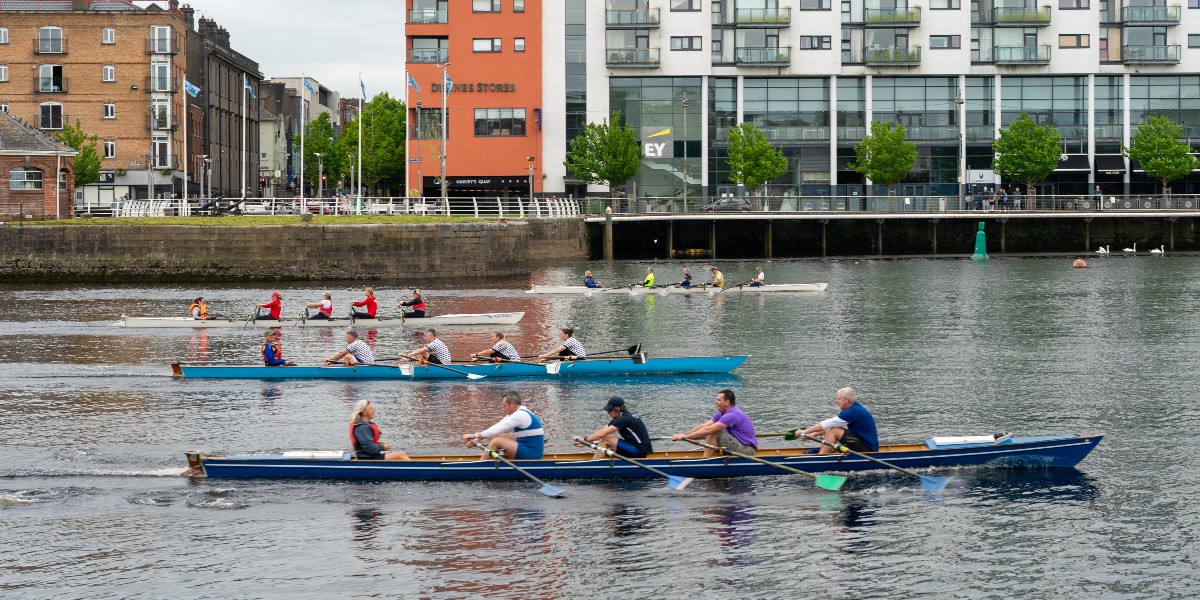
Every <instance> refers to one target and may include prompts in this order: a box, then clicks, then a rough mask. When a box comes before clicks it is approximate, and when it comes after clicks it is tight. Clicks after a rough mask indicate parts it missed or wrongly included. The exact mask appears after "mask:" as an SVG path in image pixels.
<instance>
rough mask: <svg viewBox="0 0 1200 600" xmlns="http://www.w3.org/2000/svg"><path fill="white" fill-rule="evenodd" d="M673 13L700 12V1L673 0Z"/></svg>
mask: <svg viewBox="0 0 1200 600" xmlns="http://www.w3.org/2000/svg"><path fill="white" fill-rule="evenodd" d="M671 10H672V11H676V12H678V11H698V10H700V0H671Z"/></svg>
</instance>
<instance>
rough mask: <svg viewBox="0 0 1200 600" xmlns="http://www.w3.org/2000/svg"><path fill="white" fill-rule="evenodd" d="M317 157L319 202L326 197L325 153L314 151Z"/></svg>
mask: <svg viewBox="0 0 1200 600" xmlns="http://www.w3.org/2000/svg"><path fill="white" fill-rule="evenodd" d="M313 155H314V156H316V157H317V202H321V201H322V199H323V198H324V197H325V153H324V152H313Z"/></svg>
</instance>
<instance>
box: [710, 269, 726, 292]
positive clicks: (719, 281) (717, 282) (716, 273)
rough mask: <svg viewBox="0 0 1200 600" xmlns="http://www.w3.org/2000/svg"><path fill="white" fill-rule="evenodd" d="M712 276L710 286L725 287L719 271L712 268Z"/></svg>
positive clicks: (723, 277) (723, 276)
mask: <svg viewBox="0 0 1200 600" xmlns="http://www.w3.org/2000/svg"><path fill="white" fill-rule="evenodd" d="M712 274H713V281H712V284H713V285H714V286H716V287H719V288H723V287H725V275H723V274H722V273H721V270H720V269H718V268H716V267H712Z"/></svg>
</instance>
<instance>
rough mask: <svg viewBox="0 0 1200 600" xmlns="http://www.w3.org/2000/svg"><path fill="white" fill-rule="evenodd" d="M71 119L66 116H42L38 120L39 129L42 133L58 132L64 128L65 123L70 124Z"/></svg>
mask: <svg viewBox="0 0 1200 600" xmlns="http://www.w3.org/2000/svg"><path fill="white" fill-rule="evenodd" d="M70 122H71V118H70V117H68V116H67V115H64V114H59V115H54V114H51V115H49V116H42V117H40V118H39V119H38V125H39V127H38V129H41V130H42V131H50V130H58V129H62V128H63V124H64V123H70Z"/></svg>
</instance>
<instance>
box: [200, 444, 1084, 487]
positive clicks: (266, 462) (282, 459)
mask: <svg viewBox="0 0 1200 600" xmlns="http://www.w3.org/2000/svg"><path fill="white" fill-rule="evenodd" d="M1102 438H1103V436H1101V435H1090V436H1084V435H1059V436H1038V437H1015V438H1011V439H1009V440H1006V441H1004V442H1001V443H987V444H967V445H960V446H952V447H936V448H929V447H928V446H926V445H924V444H898V445H891V446H884V447H882V448H880V452H876V453H872V454H871V455H872V456H874V457H876V458H879V459H882V460H885V461H887V462H890V463H892V464H894V465H897V466H900V467H906V468H909V469H928V468H948V467H969V466H989V467H1007V468H1047V467H1074V466H1075V465H1077V464H1079V462H1080V461H1082V460H1083V459H1084V458H1085V457H1086V456H1087V455H1088V453H1090V452H1091V451H1092V449H1094V448H1095V447H1096V445H1097V444H1099V443H1100V440H1101V439H1102ZM804 450H805V449H804V448H778V449H763V450H760V451H759V453H758V457H759V458H762V459H766V460H768V461H771V462H774V463H777V464H781V465H786V466H789V467H792V468H796V469H800V470H803V471H807V472H809V473H827V472H851V471H875V470H881V469H883V467H881V466H880V465H878V464H876V463H874V462H871V461H868V460H866V459H863V458H859V457H856V456H853V455H847V456H842V455H817V454H803V451H804ZM334 457H336V458H334ZM188 462H189V465H190V466H191V467H192V469H193V473H195V474H198V475H206V476H208V477H220V478H247V477H294V478H333V479H391V480H410V481H445V480H449V481H454V480H459V481H462V480H466V481H478V480H496V479H522V476H521V474H519V473H517V472H516V471H514V470H513V469H511V468H508V467H507V466H505V465H504V464H503V463H501V462H500V461H497V460H492V459H481V458H479V456H478V455H446V456H414V457H413V460H412V461H409V462H399V461H396V462H385V461H361V460H356V459H352V458H351V453H350V452H343V451H326V452H312V453H309V452H303V451H302V452H291V453H284V454H249V455H229V456H205V455H202V454H200V453H196V452H192V453H188ZM515 462H516V463H517V464H519V465H520V466H521V467H522V468H524V469H526V470H527V471H529V472H530V473H533V474H534V475H537V476H538V477H541V478H544V479H645V478H652V477H657V476H656V475H655V474H653V473H651V472H649V471H647V470H645V469H641V468H638V467H636V466H633V465H631V464H629V463H626V462H624V461H620V460H610V459H601V460H595V459H592V458H591V454H590V453H587V454H584V453H566V454H547V455H546V456H545V457H544V458H543V459H542V460H519V461H515ZM642 462H643V463H645V464H647V465H649V466H652V467H657V468H659V469H661V470H663V471H666V472H667V473H670V474H671V475H677V476H680V477H697V478H725V477H755V476H762V475H780V474H786V472H785V471H783V470H781V469H777V468H775V467H772V466H769V465H763V464H760V463H757V462H753V461H749V460H745V459H740V458H734V457H714V458H708V459H705V458H701V457H700V453H699V452H696V451H683V452H656V453H654V454H652V455H650V456H649V457H648V458H645V459H642Z"/></svg>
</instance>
